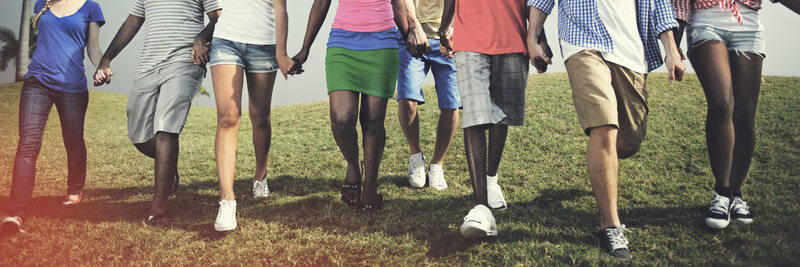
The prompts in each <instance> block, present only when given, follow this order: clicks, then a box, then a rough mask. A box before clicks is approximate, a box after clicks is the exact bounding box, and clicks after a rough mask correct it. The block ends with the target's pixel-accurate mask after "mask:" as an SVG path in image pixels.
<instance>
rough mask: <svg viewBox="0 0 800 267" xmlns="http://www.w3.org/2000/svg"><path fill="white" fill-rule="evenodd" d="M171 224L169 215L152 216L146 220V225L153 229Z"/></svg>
mask: <svg viewBox="0 0 800 267" xmlns="http://www.w3.org/2000/svg"><path fill="white" fill-rule="evenodd" d="M169 223H170V217H169V216H168V215H157V216H152V215H150V216H147V218H145V219H144V224H145V225H147V226H152V227H160V226H166V225H169Z"/></svg>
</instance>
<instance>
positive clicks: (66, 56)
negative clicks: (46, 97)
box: [26, 0, 105, 93]
mask: <svg viewBox="0 0 800 267" xmlns="http://www.w3.org/2000/svg"><path fill="white" fill-rule="evenodd" d="M44 5H45V0H37V1H36V5H35V6H34V9H33V10H34V14H38V13H39V11H40V10H42V8H44ZM91 21H96V22H99V23H100V25H101V26H102V25H103V24H104V23H105V19H104V18H103V11H102V10H100V5H98V4H97V3H96V2H94V1H92V0H86V3H84V4H83V6H82V7H81V8H80V9H78V11H77V12H75V13H74V14H72V15H68V16H65V17H61V18H59V17H56V16H55V15H53V13H52V12H50V11H47V12H45V13H44V14H42V16H41V17H39V22H38V25H37V29H38V31H39V37H38V40H37V43H36V51H34V52H33V59H31V64H30V65H28V74H27V75H26V78H27V77H34V78H36V79H37V80H39V81H40V82H41V83H42V84H44V85H46V86H47V87H49V88H51V89H53V90H57V91H62V92H68V93H80V92H85V91H86V90H87V89H88V88H87V86H86V71H85V69H84V67H83V55H84V50H85V48H86V39H87V35H88V32H89V22H91Z"/></svg>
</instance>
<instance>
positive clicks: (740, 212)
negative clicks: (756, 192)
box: [730, 197, 753, 224]
mask: <svg viewBox="0 0 800 267" xmlns="http://www.w3.org/2000/svg"><path fill="white" fill-rule="evenodd" d="M730 213H731V220H733V221H735V222H738V223H742V224H748V223H752V222H753V214H752V213H750V207H749V206H747V202H745V201H744V200H742V198H741V197H734V198H733V203H732V204H731V211H730Z"/></svg>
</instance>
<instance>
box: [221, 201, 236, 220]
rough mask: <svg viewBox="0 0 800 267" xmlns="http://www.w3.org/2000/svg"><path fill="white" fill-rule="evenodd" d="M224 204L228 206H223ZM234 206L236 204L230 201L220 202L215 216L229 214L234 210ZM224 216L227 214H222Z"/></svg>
mask: <svg viewBox="0 0 800 267" xmlns="http://www.w3.org/2000/svg"><path fill="white" fill-rule="evenodd" d="M225 206H227V207H228V208H224V207H225ZM234 208H236V205H235V204H233V203H232V202H228V201H225V202H220V205H219V211H218V212H217V216H223V215H231V214H232V213H233V212H234ZM224 217H228V216H224Z"/></svg>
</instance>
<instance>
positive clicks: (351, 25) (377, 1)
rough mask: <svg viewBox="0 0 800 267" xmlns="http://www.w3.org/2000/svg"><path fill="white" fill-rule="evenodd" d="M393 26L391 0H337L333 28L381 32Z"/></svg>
mask: <svg viewBox="0 0 800 267" xmlns="http://www.w3.org/2000/svg"><path fill="white" fill-rule="evenodd" d="M394 27H395V24H394V11H392V2H391V0H339V8H338V10H336V17H335V18H334V19H333V28H335V29H342V30H345V31H351V32H382V31H386V30H389V29H392V28H394Z"/></svg>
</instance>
